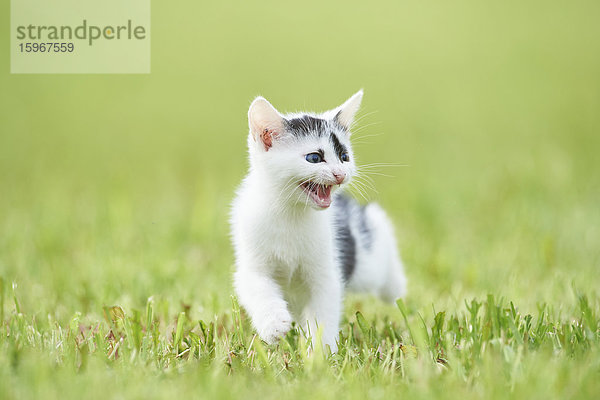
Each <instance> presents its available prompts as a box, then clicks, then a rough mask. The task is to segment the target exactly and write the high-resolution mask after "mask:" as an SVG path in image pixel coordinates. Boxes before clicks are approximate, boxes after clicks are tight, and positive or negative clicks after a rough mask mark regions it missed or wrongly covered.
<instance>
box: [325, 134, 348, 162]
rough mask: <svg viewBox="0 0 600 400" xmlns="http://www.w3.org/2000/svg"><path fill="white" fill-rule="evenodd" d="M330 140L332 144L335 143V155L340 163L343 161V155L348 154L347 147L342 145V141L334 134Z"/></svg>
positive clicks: (330, 136)
mask: <svg viewBox="0 0 600 400" xmlns="http://www.w3.org/2000/svg"><path fill="white" fill-rule="evenodd" d="M329 139H330V140H331V143H333V149H334V150H335V154H336V155H337V156H338V158H339V159H340V161H342V154H343V153H345V152H346V146H344V145H343V144H341V143H340V140H339V139H338V138H337V136H336V135H335V133H333V132H332V133H331V135H329Z"/></svg>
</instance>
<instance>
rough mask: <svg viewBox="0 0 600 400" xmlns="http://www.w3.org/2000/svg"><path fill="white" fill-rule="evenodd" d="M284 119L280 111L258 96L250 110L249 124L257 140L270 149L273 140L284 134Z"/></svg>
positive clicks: (266, 148)
mask: <svg viewBox="0 0 600 400" xmlns="http://www.w3.org/2000/svg"><path fill="white" fill-rule="evenodd" d="M283 121H284V119H283V117H282V116H281V114H279V112H278V111H277V110H276V109H275V107H273V106H272V105H271V103H269V102H268V101H267V99H265V98H264V97H257V98H256V99H254V101H253V102H252V104H250V109H249V110H248V125H249V126H250V132H251V133H252V137H253V138H254V140H255V141H259V140H260V141H261V142H262V144H263V145H264V146H265V150H266V151H268V150H269V149H270V148H271V146H272V145H273V140H274V139H275V138H276V137H277V136H279V135H282V134H283V132H284V129H285V126H284V122H283Z"/></svg>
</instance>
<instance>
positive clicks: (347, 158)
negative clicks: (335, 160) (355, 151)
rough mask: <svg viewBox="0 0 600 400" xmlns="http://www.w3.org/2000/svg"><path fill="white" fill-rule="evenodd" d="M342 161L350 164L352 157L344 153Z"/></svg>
mask: <svg viewBox="0 0 600 400" xmlns="http://www.w3.org/2000/svg"><path fill="white" fill-rule="evenodd" d="M341 159H342V161H343V162H348V161H350V156H349V155H348V153H342V155H341Z"/></svg>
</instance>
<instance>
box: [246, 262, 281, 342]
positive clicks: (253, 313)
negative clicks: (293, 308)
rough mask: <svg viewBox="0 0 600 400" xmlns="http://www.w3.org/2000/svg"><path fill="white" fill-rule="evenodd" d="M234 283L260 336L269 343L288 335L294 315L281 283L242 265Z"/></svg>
mask: <svg viewBox="0 0 600 400" xmlns="http://www.w3.org/2000/svg"><path fill="white" fill-rule="evenodd" d="M234 285H235V289H236V293H237V295H238V300H239V301H240V304H241V305H242V307H244V309H245V310H246V311H247V312H248V314H249V315H250V318H251V320H252V324H253V325H254V329H256V332H257V333H258V336H260V338H261V339H262V340H264V341H265V342H267V343H269V344H273V343H276V342H277V341H278V340H279V339H281V338H282V337H283V336H285V334H286V333H287V332H288V331H289V330H290V328H291V326H292V316H291V314H290V312H289V311H288V307H287V303H286V301H285V300H284V299H283V294H282V292H281V288H280V287H279V285H278V284H277V282H275V281H274V280H273V279H272V278H271V277H269V276H267V275H266V274H264V273H261V272H259V271H255V270H253V269H250V268H245V269H243V268H242V269H238V271H237V272H236V273H235V275H234Z"/></svg>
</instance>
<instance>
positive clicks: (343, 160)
mask: <svg viewBox="0 0 600 400" xmlns="http://www.w3.org/2000/svg"><path fill="white" fill-rule="evenodd" d="M362 96H363V92H362V90H360V91H359V92H357V93H356V94H354V95H353V96H352V97H350V98H349V99H348V100H347V101H346V102H345V103H344V104H342V105H341V106H339V107H337V108H335V109H333V110H330V111H327V112H324V113H322V114H313V113H295V114H286V115H282V114H280V113H279V112H278V111H277V110H276V109H275V107H273V106H272V105H271V103H269V102H268V101H267V100H266V99H265V98H263V97H257V98H256V99H255V100H254V101H253V102H252V104H251V105H250V110H249V111H248V123H249V125H250V135H249V136H248V147H249V152H250V164H251V168H253V169H256V170H258V171H260V173H261V175H262V176H264V177H265V178H266V179H268V180H269V183H270V184H271V185H273V187H274V188H275V190H277V192H278V193H279V197H278V199H277V200H276V201H277V202H281V203H285V205H288V204H289V205H301V206H305V205H310V206H311V207H313V208H316V209H325V208H328V207H329V206H330V205H331V195H332V193H333V192H334V191H335V190H337V189H338V188H339V187H341V186H344V185H347V184H348V182H349V181H350V179H351V178H352V176H353V174H354V172H355V164H354V156H353V154H352V148H351V146H350V127H351V125H352V121H353V120H354V115H355V114H356V112H357V111H358V108H359V106H360V102H361V100H362Z"/></svg>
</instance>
